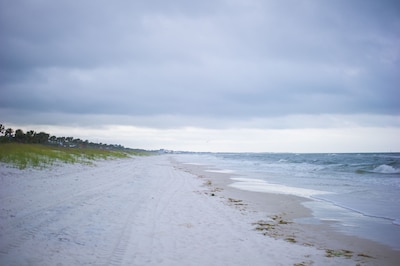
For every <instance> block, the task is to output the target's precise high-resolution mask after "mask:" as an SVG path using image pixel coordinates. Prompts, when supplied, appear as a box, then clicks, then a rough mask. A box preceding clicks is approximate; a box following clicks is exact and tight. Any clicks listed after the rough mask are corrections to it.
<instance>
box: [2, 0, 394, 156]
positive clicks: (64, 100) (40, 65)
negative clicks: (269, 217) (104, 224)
mask: <svg viewBox="0 0 400 266" xmlns="http://www.w3.org/2000/svg"><path fill="white" fill-rule="evenodd" d="M0 34H1V36H0V47H1V48H0V89H1V91H0V123H3V124H5V125H6V127H11V126H12V127H18V128H22V129H24V130H28V129H34V130H35V131H39V130H45V131H46V132H48V133H51V134H55V135H60V136H69V135H71V136H74V137H81V138H84V139H89V140H91V141H102V142H106V143H118V144H122V145H124V146H127V147H133V148H145V149H158V148H166V149H174V150H192V151H265V152H269V151H272V152H282V151H285V152H286V151H287V152H350V151H354V152H362V151H400V141H399V137H398V136H400V103H399V101H400V2H399V1H396V0H393V1H391V0H380V1H377V0H370V1H369V0H350V1H349V0H335V1H320V0H276V1H268V0H231V1H230V0H225V1H223V0H203V1H184V0H173V1H163V0H146V1H106V0H85V1H71V0H64V1H63V0H60V1H53V0H31V1H28V0H26V1H24V0H15V1H7V0H0Z"/></svg>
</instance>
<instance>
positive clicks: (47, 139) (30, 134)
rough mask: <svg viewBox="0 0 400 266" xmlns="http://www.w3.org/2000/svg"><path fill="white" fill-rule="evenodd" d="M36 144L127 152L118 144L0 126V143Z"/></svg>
mask: <svg viewBox="0 0 400 266" xmlns="http://www.w3.org/2000/svg"><path fill="white" fill-rule="evenodd" d="M10 142H16V143H34V144H44V145H54V146H61V147H66V148H97V149H107V150H127V148H125V147H123V146H122V145H116V144H103V143H94V142H89V141H88V140H81V139H79V138H77V139H76V138H73V137H57V136H51V135H50V134H48V133H46V132H39V133H38V132H35V131H34V130H29V131H27V132H24V131H23V130H22V129H16V130H15V131H14V129H12V128H6V127H5V126H4V125H3V124H0V143H10Z"/></svg>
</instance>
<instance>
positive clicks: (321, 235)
mask: <svg viewBox="0 0 400 266" xmlns="http://www.w3.org/2000/svg"><path fill="white" fill-rule="evenodd" d="M173 163H174V164H177V165H178V167H179V168H180V169H182V170H183V171H186V172H189V173H191V174H193V175H195V176H198V177H199V178H201V179H203V180H204V184H205V185H206V186H208V187H209V191H210V192H209V193H210V195H211V196H214V197H216V198H218V199H220V200H223V201H224V202H225V203H226V204H227V205H229V206H231V207H234V208H236V209H237V210H238V211H247V212H258V213H261V214H263V215H264V216H265V219H264V220H262V221H254V223H253V225H254V227H255V230H257V231H259V232H260V233H262V234H264V235H265V236H269V237H273V238H275V239H283V240H286V241H288V242H292V243H295V244H298V245H301V246H314V247H316V248H317V249H322V250H325V251H326V255H327V256H342V257H345V258H352V259H354V260H355V261H359V262H360V263H367V265H382V263H384V264H385V265H396V264H397V263H398V261H400V251H399V250H395V249H393V248H391V247H390V246H387V245H384V244H381V243H378V242H376V241H373V240H369V239H364V238H360V237H358V236H353V235H346V234H345V233H342V232H339V231H338V230H337V229H335V228H333V226H332V225H334V223H335V222H334V221H321V222H320V223H302V222H299V220H301V219H317V218H316V217H314V216H313V213H312V210H311V209H310V208H308V207H306V206H305V204H307V202H308V203H313V202H315V201H316V200H314V199H311V198H305V197H300V196H294V195H288V194H275V193H269V192H256V191H249V190H243V189H239V188H235V187H234V186H231V185H232V184H233V183H235V181H234V180H232V178H238V177H239V178H240V177H241V175H239V174H236V173H229V172H226V171H223V170H222V171H221V170H220V169H217V168H216V167H215V166H211V165H200V164H191V163H183V162H179V161H178V160H177V159H175V158H174V159H173ZM210 169H212V170H210ZM214 169H215V171H214ZM304 203H305V204H304Z"/></svg>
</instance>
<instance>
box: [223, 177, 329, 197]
mask: <svg viewBox="0 0 400 266" xmlns="http://www.w3.org/2000/svg"><path fill="white" fill-rule="evenodd" d="M231 179H232V180H234V181H237V182H235V183H233V184H230V185H229V186H231V187H234V188H237V189H242V190H248V191H254V192H265V193H276V194H287V195H295V196H299V197H304V198H312V196H314V195H320V194H330V193H331V192H327V191H321V190H314V189H306V188H298V187H289V186H284V185H279V184H271V183H268V182H266V181H264V180H261V179H251V178H236V177H235V178H231Z"/></svg>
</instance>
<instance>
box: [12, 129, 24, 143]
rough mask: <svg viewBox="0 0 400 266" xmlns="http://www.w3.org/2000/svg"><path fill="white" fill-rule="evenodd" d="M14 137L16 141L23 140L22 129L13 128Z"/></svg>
mask: <svg viewBox="0 0 400 266" xmlns="http://www.w3.org/2000/svg"><path fill="white" fill-rule="evenodd" d="M14 139H15V141H17V142H25V140H26V136H25V133H24V131H22V129H17V130H15V135H14Z"/></svg>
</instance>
